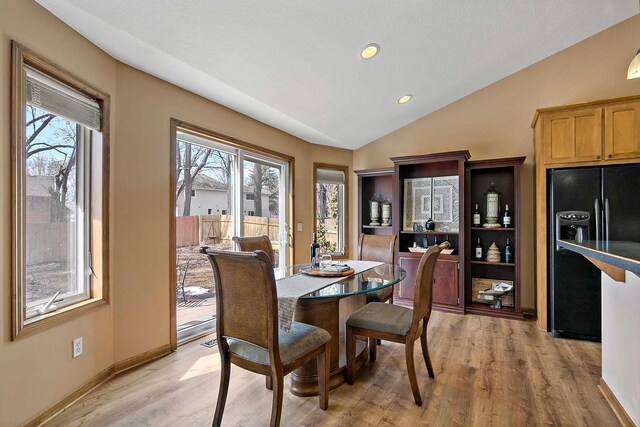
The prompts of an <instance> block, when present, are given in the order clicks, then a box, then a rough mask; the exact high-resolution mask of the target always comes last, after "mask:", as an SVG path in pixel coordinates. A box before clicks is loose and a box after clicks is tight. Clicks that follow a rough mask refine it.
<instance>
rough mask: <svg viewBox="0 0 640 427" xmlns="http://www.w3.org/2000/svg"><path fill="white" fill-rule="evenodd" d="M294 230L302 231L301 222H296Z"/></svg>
mask: <svg viewBox="0 0 640 427" xmlns="http://www.w3.org/2000/svg"><path fill="white" fill-rule="evenodd" d="M296 230H297V231H302V223H301V222H299V223H297V224H296Z"/></svg>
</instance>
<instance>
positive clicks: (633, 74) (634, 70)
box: [627, 50, 640, 80]
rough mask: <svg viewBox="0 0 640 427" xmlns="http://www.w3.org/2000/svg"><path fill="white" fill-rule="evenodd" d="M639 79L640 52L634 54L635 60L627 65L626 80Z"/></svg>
mask: <svg viewBox="0 0 640 427" xmlns="http://www.w3.org/2000/svg"><path fill="white" fill-rule="evenodd" d="M639 77H640V50H638V53H637V54H636V56H635V58H633V60H632V61H631V64H629V69H628V70H627V80H631V79H637V78H639Z"/></svg>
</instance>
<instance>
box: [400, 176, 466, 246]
mask: <svg viewBox="0 0 640 427" xmlns="http://www.w3.org/2000/svg"><path fill="white" fill-rule="evenodd" d="M459 184H460V181H459V177H458V176H457V175H455V176H438V177H426V178H412V179H405V180H404V215H403V224H402V226H403V230H404V231H412V230H413V225H414V224H420V225H424V224H425V223H426V222H427V220H429V219H433V221H434V222H435V231H441V232H454V233H455V232H458V231H459V228H460V215H459V212H460V210H459V208H460V186H459Z"/></svg>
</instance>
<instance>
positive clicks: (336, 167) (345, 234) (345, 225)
mask: <svg viewBox="0 0 640 427" xmlns="http://www.w3.org/2000/svg"><path fill="white" fill-rule="evenodd" d="M318 169H333V170H339V171H342V172H343V173H344V191H343V193H344V194H343V200H344V203H343V208H342V212H343V228H344V231H343V237H342V238H343V241H344V251H343V252H342V253H341V254H339V253H336V254H332V255H333V258H335V259H347V258H349V197H348V195H349V166H345V165H334V164H329V163H317V162H313V179H312V181H313V191H312V194H313V232H314V233H316V232H317V231H316V230H317V225H318V224H317V220H318V219H317V218H316V212H317V209H318V206H317V204H318V200H317V195H316V188H317V184H318Z"/></svg>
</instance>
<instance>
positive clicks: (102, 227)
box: [11, 41, 110, 341]
mask: <svg viewBox="0 0 640 427" xmlns="http://www.w3.org/2000/svg"><path fill="white" fill-rule="evenodd" d="M11 53H12V55H11V56H12V67H11V71H12V74H11V201H12V208H11V219H12V226H11V244H12V254H11V270H12V273H11V276H12V277H11V278H12V295H11V296H12V298H11V323H12V326H11V340H12V341H13V340H16V339H18V338H21V337H23V336H28V335H31V334H34V333H37V332H39V331H42V330H45V329H48V328H51V327H53V326H56V325H59V324H61V323H64V322H66V321H69V320H71V319H74V318H76V317H79V316H81V315H83V314H85V313H88V312H90V311H93V310H95V309H97V308H99V307H101V306H104V305H107V304H108V303H109V274H108V273H109V270H108V269H109V259H110V258H109V176H110V175H109V172H110V168H109V136H110V132H109V129H110V128H109V126H110V121H109V115H110V108H109V107H110V96H109V95H108V94H106V93H104V92H102V91H99V90H98V89H95V88H93V87H92V86H90V85H89V84H87V83H85V82H84V81H83V80H81V79H79V78H77V77H75V76H73V75H72V74H70V73H69V72H67V71H65V70H63V69H62V68H60V67H58V66H57V65H55V64H54V63H52V62H50V61H49V60H47V59H45V58H44V57H42V56H40V55H39V54H37V53H35V52H34V51H32V50H30V49H28V48H26V47H24V46H22V45H20V44H19V43H17V42H15V41H12V43H11ZM25 66H28V67H31V68H33V69H35V70H37V71H39V72H41V73H43V74H45V75H47V76H49V77H51V78H52V79H54V80H56V81H58V82H60V83H63V84H65V85H67V86H69V87H71V88H72V89H74V90H76V91H78V92H80V93H82V94H84V95H86V96H87V97H89V98H92V99H94V100H96V101H97V102H98V104H99V105H100V112H101V129H100V131H99V132H88V133H89V134H90V138H91V141H88V142H86V144H87V146H88V145H91V146H92V149H91V150H88V151H89V152H88V153H86V156H85V160H86V162H90V163H91V164H92V166H91V168H90V171H89V175H86V180H87V181H89V183H87V184H88V185H90V186H91V188H90V191H87V192H86V193H85V194H84V195H85V196H86V197H88V198H89V200H87V201H86V203H87V205H88V206H89V207H90V209H89V211H90V212H89V213H88V215H87V216H86V219H87V221H86V223H85V224H83V226H84V227H85V232H86V233H87V235H86V237H85V238H86V239H87V240H88V241H87V248H88V251H83V252H84V254H83V255H85V256H86V263H87V264H86V267H87V269H88V270H89V273H88V278H89V280H88V283H86V284H85V286H86V287H88V289H89V296H90V297H89V298H88V299H85V298H82V300H81V301H77V302H73V303H71V304H69V305H66V306H63V307H62V306H61V307H60V308H59V309H58V310H56V311H53V312H50V313H46V314H42V315H36V316H28V314H31V313H27V306H26V277H25V276H26V246H25V244H26V242H25V237H26V235H25V233H26V228H25V225H26V221H25V219H26V218H25V213H26V158H25V156H24V138H25V123H26V122H25V117H26V113H25V106H26V92H25V84H26V73H25ZM82 129H86V128H84V127H83V128H82ZM93 146H95V149H94V148H93ZM85 164H86V163H85Z"/></svg>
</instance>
